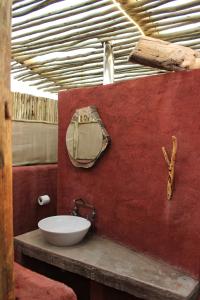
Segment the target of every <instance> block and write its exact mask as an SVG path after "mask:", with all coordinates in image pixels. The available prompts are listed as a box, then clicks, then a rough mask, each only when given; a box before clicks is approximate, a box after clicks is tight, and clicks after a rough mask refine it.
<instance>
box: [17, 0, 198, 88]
mask: <svg viewBox="0 0 200 300" xmlns="http://www.w3.org/2000/svg"><path fill="white" fill-rule="evenodd" d="M120 4H121V5H120ZM199 17H200V0H192V1H191V0H188V1H180V0H174V1H166V0H160V1H157V0H150V1H149V0H118V1H115V0H71V1H70V0H14V1H13V25H12V28H13V33H12V57H13V62H12V73H13V74H14V76H15V78H17V79H18V80H24V81H32V84H33V85H36V86H37V87H38V88H41V89H42V90H45V91H51V92H57V91H59V90H61V89H71V88H76V87H82V86H92V85H99V84H102V81H103V48H102V42H104V41H112V44H113V51H114V58H115V63H114V65H115V76H114V78H115V82H117V81H121V80H125V79H131V78H135V77H141V76H147V75H151V74H156V73H158V72H161V71H160V70H155V69H151V68H148V67H143V66H140V65H133V64H131V63H129V62H128V61H127V58H128V55H129V54H130V52H131V50H132V49H133V48H134V46H135V43H136V42H137V41H138V39H139V37H140V36H141V35H142V34H145V35H149V36H153V37H157V38H161V39H164V40H167V41H170V42H176V43H179V44H181V45H185V46H190V47H192V48H194V49H199V48H200V44H199V42H200V37H199V31H200V21H199V20H200V19H199Z"/></svg>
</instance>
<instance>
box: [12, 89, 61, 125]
mask: <svg viewBox="0 0 200 300" xmlns="http://www.w3.org/2000/svg"><path fill="white" fill-rule="evenodd" d="M12 98H13V120H14V121H35V122H44V123H50V124H57V123H58V102H57V101H55V100H50V99H47V98H42V97H35V96H32V95H27V94H21V93H12Z"/></svg>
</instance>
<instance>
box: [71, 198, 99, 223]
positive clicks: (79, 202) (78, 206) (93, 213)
mask: <svg viewBox="0 0 200 300" xmlns="http://www.w3.org/2000/svg"><path fill="white" fill-rule="evenodd" d="M81 208H86V209H90V210H92V211H91V212H90V213H89V214H87V216H86V218H87V219H88V220H89V221H90V222H91V223H92V224H93V223H94V220H95V217H96V209H95V208H94V206H93V205H91V204H89V203H87V202H86V201H84V200H83V199H81V198H78V199H75V200H74V208H73V210H72V215H73V216H80V217H81V215H80V209H81Z"/></svg>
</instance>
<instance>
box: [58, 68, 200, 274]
mask: <svg viewBox="0 0 200 300" xmlns="http://www.w3.org/2000/svg"><path fill="white" fill-rule="evenodd" d="M93 104H95V105H96V106H97V108H98V111H99V113H100V116H101V118H102V120H103V122H104V124H105V126H106V128H107V130H108V132H109V134H110V136H111V139H112V143H111V147H110V149H109V150H108V151H106V153H105V154H104V156H103V157H102V158H101V159H100V160H99V162H98V163H97V165H96V166H95V167H94V168H92V169H89V170H83V169H76V168H75V167H73V166H72V164H71V162H70V160H69V158H68V155H67V151H66V146H65V134H66V130H67V127H68V124H69V122H70V119H71V117H72V115H73V113H74V111H75V109H76V108H80V107H84V106H87V105H93ZM172 135H175V136H176V137H177V139H178V153H177V162H176V178H175V181H176V190H175V192H174V195H173V199H172V200H171V201H167V198H166V184H167V177H168V170H167V166H166V162H165V161H164V158H163V154H162V152H161V147H162V146H165V147H166V149H168V150H169V153H171V149H172V145H171V136H172ZM199 151H200V71H199V70H195V71H191V72H178V73H170V74H165V75H161V76H154V77H148V78H142V79H138V80H130V81H126V82H122V83H119V84H114V85H107V86H100V87H95V88H89V89H86V88H84V89H77V90H72V91H66V92H61V93H60V94H59V164H58V180H59V181H58V213H67V212H69V211H70V210H71V208H72V200H73V199H74V198H78V197H82V198H83V199H86V200H87V201H89V202H90V203H93V204H94V206H95V207H96V209H97V219H96V227H97V233H98V234H101V235H104V236H107V237H110V238H112V239H114V240H117V241H120V242H122V243H124V244H126V245H128V246H130V247H132V248H135V249H137V250H139V251H142V252H144V253H148V254H150V255H153V256H156V257H159V258H162V259H164V260H165V261H167V262H169V263H171V264H173V265H176V266H178V267H181V268H183V269H184V270H186V271H188V272H190V273H191V274H193V275H194V276H197V277H198V276H199V274H200V201H199V198H200V154H199Z"/></svg>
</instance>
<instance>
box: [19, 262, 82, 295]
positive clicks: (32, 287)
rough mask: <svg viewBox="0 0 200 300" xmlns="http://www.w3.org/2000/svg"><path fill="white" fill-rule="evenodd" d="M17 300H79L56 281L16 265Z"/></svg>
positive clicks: (68, 288)
mask: <svg viewBox="0 0 200 300" xmlns="http://www.w3.org/2000/svg"><path fill="white" fill-rule="evenodd" d="M14 272H15V296H16V300H47V299H48V300H77V298H76V295H75V293H74V292H73V290H72V289H71V288H70V287H68V286H66V285H64V284H63V283H59V282H57V281H55V280H52V279H49V278H47V277H45V276H42V275H40V274H38V273H35V272H32V271H30V270H28V269H26V268H24V267H22V266H20V265H19V264H17V263H15V265H14Z"/></svg>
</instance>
